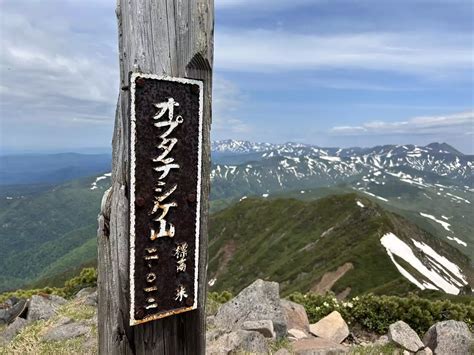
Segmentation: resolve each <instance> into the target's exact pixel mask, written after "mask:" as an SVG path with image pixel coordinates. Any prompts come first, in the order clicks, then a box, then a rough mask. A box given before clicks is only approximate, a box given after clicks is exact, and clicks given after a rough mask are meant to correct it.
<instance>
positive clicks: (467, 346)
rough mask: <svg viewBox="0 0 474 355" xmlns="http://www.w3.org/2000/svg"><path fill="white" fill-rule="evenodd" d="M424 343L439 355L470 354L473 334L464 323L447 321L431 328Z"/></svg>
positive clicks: (424, 338)
mask: <svg viewBox="0 0 474 355" xmlns="http://www.w3.org/2000/svg"><path fill="white" fill-rule="evenodd" d="M423 343H424V344H425V345H426V346H428V347H430V348H431V350H432V351H433V353H434V354H435V355H438V354H469V353H470V351H471V349H472V346H473V338H472V333H471V331H470V330H469V327H468V326H467V324H466V323H464V322H458V321H455V320H447V321H443V322H438V323H436V324H434V325H432V326H431V328H430V329H428V331H427V332H426V334H425V336H424V337H423Z"/></svg>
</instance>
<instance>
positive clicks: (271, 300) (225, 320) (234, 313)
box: [214, 280, 287, 338]
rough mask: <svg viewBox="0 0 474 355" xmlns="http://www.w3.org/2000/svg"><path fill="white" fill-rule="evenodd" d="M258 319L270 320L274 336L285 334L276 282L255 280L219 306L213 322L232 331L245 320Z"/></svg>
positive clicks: (284, 321)
mask: <svg viewBox="0 0 474 355" xmlns="http://www.w3.org/2000/svg"><path fill="white" fill-rule="evenodd" d="M258 320H271V321H272V322H273V328H274V330H275V333H276V336H277V337H278V338H282V337H284V336H286V331H287V324H286V320H285V316H284V314H283V308H282V306H281V303H280V294H279V285H278V283H276V282H268V281H263V280H257V281H255V282H254V283H252V284H251V285H250V286H248V287H247V288H245V289H244V290H242V291H241V292H240V293H239V294H238V295H237V296H236V297H235V298H233V299H232V300H230V301H229V302H227V303H225V304H223V305H222V306H221V307H220V308H219V310H218V311H217V314H216V315H215V318H214V324H215V326H216V327H217V328H219V329H223V330H225V331H232V330H237V329H240V328H241V326H242V324H243V323H244V322H246V321H258Z"/></svg>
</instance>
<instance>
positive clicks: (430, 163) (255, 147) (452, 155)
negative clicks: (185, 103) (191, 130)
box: [212, 140, 474, 203]
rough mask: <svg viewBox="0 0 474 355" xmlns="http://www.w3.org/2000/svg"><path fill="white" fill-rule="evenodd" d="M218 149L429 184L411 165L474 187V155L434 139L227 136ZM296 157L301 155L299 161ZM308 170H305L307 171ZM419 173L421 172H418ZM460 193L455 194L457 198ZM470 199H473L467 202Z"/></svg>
mask: <svg viewBox="0 0 474 355" xmlns="http://www.w3.org/2000/svg"><path fill="white" fill-rule="evenodd" d="M212 151H213V152H214V153H228V154H244V153H254V154H260V159H261V160H263V161H264V160H269V159H279V160H280V164H283V165H286V167H287V168H291V170H293V174H296V173H297V172H298V170H301V166H300V167H299V166H296V165H298V164H297V163H300V162H305V163H306V166H308V167H309V168H310V170H322V171H324V172H327V171H329V170H334V171H335V173H336V174H339V175H345V176H346V177H347V176H353V175H356V174H360V173H365V172H366V171H367V170H371V169H381V170H385V171H387V172H389V173H391V174H392V175H393V176H395V177H398V178H399V179H400V181H403V182H404V183H408V184H412V185H418V186H425V182H424V181H423V178H422V177H421V176H414V175H413V174H412V173H410V174H409V173H407V172H405V171H403V169H404V168H409V169H412V170H414V171H418V172H419V173H420V175H423V174H425V173H429V174H436V175H438V176H439V177H440V178H444V179H446V178H450V179H453V180H454V181H455V182H456V183H458V184H459V185H463V183H464V185H466V186H467V187H468V188H470V187H472V177H473V172H472V167H473V165H474V157H473V156H468V155H464V154H462V153H460V152H458V151H457V150H456V149H454V148H452V147H450V146H449V145H447V144H444V143H443V144H439V143H432V144H429V145H427V146H417V145H405V146H399V145H385V146H377V147H373V148H344V149H342V148H321V147H318V146H314V145H307V144H300V143H285V144H272V143H252V142H248V141H237V140H225V141H215V142H213V143H212ZM295 159H301V161H296V160H295ZM303 173H304V172H303ZM417 175H418V174H417ZM456 197H457V196H452V198H453V199H456ZM466 203H469V201H468V202H466Z"/></svg>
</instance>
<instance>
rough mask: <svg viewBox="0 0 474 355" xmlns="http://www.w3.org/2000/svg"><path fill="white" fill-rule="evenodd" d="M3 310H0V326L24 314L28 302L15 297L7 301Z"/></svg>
mask: <svg viewBox="0 0 474 355" xmlns="http://www.w3.org/2000/svg"><path fill="white" fill-rule="evenodd" d="M2 306H5V308H1V309H0V324H10V323H12V322H13V321H14V320H15V318H17V317H18V316H20V315H21V314H23V313H24V312H25V309H26V307H27V306H28V302H27V301H26V300H21V299H18V298H16V297H12V298H10V299H8V300H7V301H6V302H5V304H4V305H2Z"/></svg>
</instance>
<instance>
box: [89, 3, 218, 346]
mask: <svg viewBox="0 0 474 355" xmlns="http://www.w3.org/2000/svg"><path fill="white" fill-rule="evenodd" d="M116 14H117V18H118V28H119V57H120V78H121V90H120V93H119V97H118V103H117V110H116V118H115V129H114V136H113V142H112V146H113V153H112V154H113V161H112V186H111V188H110V189H109V190H108V191H107V192H106V193H105V194H104V197H103V200H102V206H101V213H100V215H99V229H98V254H99V261H98V273H99V281H98V289H99V311H98V312H99V313H98V321H99V327H98V332H99V353H100V354H204V353H205V313H204V305H205V295H206V271H207V216H208V196H209V173H210V137H209V132H210V125H211V82H212V63H213V30H214V4H213V0H192V1H190V0H117V9H116ZM130 72H142V73H153V74H158V75H166V76H172V77H184V78H192V79H199V80H202V81H203V83H204V102H203V132H202V134H203V146H202V180H201V182H202V184H201V204H200V206H201V223H200V235H201V239H200V247H199V251H200V260H199V265H198V267H199V273H200V277H201V278H200V280H199V300H198V309H197V310H194V311H190V312H186V313H182V314H179V315H175V316H171V317H168V318H163V319H160V320H156V321H152V322H148V323H144V324H140V325H136V326H133V327H132V326H130V325H129V309H130V297H129V277H130V274H129V273H130V269H129V201H128V191H129V183H130V181H129V174H128V171H129V140H130V128H129V127H130V114H129V106H130V104H129V99H130V96H129V95H130V90H129V86H130V83H129V82H128V81H129V73H130Z"/></svg>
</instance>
